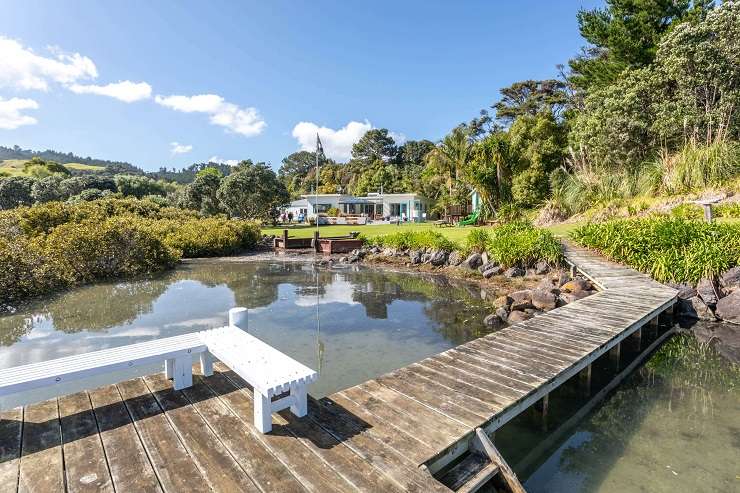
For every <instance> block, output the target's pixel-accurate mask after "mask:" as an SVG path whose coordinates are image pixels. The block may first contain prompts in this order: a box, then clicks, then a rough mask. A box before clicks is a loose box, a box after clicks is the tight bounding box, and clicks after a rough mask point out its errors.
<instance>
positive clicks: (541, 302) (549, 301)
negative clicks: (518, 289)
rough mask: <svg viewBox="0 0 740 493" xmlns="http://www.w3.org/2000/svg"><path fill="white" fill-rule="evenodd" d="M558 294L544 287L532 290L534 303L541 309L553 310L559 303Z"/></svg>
mask: <svg viewBox="0 0 740 493" xmlns="http://www.w3.org/2000/svg"><path fill="white" fill-rule="evenodd" d="M557 300H558V298H557V296H555V294H553V293H551V292H550V291H545V290H543V289H534V290H532V304H533V305H534V307H535V308H539V309H540V310H552V309H553V308H555V305H556V304H557Z"/></svg>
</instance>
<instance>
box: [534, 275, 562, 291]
mask: <svg viewBox="0 0 740 493" xmlns="http://www.w3.org/2000/svg"><path fill="white" fill-rule="evenodd" d="M537 289H541V290H543V291H548V292H550V293H553V294H560V289H559V288H558V286H557V279H552V278H549V277H545V278H544V279H542V280H541V281H540V283H539V284H538V285H537Z"/></svg>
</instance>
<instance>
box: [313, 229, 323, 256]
mask: <svg viewBox="0 0 740 493" xmlns="http://www.w3.org/2000/svg"><path fill="white" fill-rule="evenodd" d="M312 243H313V248H314V250H316V251H317V252H320V251H321V243H319V232H318V231H314V232H313V242H312Z"/></svg>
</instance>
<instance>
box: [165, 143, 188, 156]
mask: <svg viewBox="0 0 740 493" xmlns="http://www.w3.org/2000/svg"><path fill="white" fill-rule="evenodd" d="M192 150H193V146H192V145H189V144H188V145H186V144H180V143H179V142H170V152H171V153H172V154H173V155H175V154H187V153H188V152H190V151H192Z"/></svg>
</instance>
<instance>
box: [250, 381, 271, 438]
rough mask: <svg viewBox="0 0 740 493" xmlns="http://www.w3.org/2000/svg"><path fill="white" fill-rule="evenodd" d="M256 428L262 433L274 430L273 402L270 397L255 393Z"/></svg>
mask: <svg viewBox="0 0 740 493" xmlns="http://www.w3.org/2000/svg"><path fill="white" fill-rule="evenodd" d="M254 426H255V428H257V430H259V432H260V433H269V432H270V431H271V430H272V402H271V400H270V398H269V397H267V396H265V395H262V394H261V393H259V392H256V391H255V392H254Z"/></svg>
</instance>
